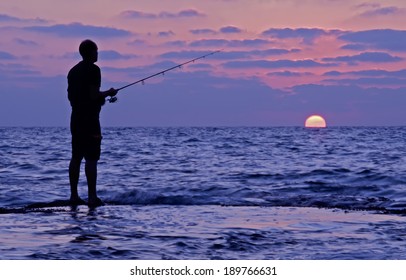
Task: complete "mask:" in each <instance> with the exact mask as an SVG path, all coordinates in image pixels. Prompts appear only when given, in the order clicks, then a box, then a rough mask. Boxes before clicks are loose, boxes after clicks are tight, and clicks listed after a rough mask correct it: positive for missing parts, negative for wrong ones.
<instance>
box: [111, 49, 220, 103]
mask: <svg viewBox="0 0 406 280" xmlns="http://www.w3.org/2000/svg"><path fill="white" fill-rule="evenodd" d="M221 51H222V50H217V51H214V52H211V53H208V54H205V55H202V56H199V57H196V58H193V59H191V60H189V61H186V62H183V63H181V64H178V65H175V66H173V67H170V68H168V69H165V70H163V71H161V72H158V73H155V74H152V75H150V76H148V77H145V78H143V79H141V80H138V81H135V82H133V83H131V84H128V85H125V86H123V87H121V88H118V89H116V90H117V92H118V91H120V90H123V89H125V88H128V87H130V86H133V85H135V84H138V83H142V84H144V82H145V81H146V80H148V79H151V78H153V77H156V76H159V75H164V74H165V73H166V72H168V71H171V70H173V69H176V68H179V69H180V68H182V66H183V65H186V64H189V63H192V62H195V61H196V60H199V59H202V58H205V57H207V56H210V55H213V54H215V53H218V52H221ZM107 100H108V101H109V102H110V103H114V102H116V101H117V97H115V96H112V97H110V98H109V99H107Z"/></svg>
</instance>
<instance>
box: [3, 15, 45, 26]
mask: <svg viewBox="0 0 406 280" xmlns="http://www.w3.org/2000/svg"><path fill="white" fill-rule="evenodd" d="M0 22H6V23H36V24H46V23H48V21H47V20H44V19H41V18H35V19H25V18H19V17H15V16H10V15H6V14H0Z"/></svg>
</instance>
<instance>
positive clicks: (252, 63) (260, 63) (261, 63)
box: [223, 59, 337, 69]
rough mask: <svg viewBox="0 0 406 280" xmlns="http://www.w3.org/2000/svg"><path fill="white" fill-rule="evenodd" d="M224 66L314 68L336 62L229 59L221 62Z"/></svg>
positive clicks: (237, 67)
mask: <svg viewBox="0 0 406 280" xmlns="http://www.w3.org/2000/svg"><path fill="white" fill-rule="evenodd" d="M223 66H224V67H225V68H232V69H243V68H268V69H270V68H315V67H332V66H337V64H336V63H320V62H316V61H314V60H311V59H304V60H288V59H283V60H275V61H270V60H240V61H230V62H226V63H224V64H223Z"/></svg>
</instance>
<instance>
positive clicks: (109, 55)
mask: <svg viewBox="0 0 406 280" xmlns="http://www.w3.org/2000/svg"><path fill="white" fill-rule="evenodd" d="M99 56H100V59H102V60H119V59H131V58H136V57H137V55H134V54H121V53H119V52H116V51H112V50H107V51H99Z"/></svg>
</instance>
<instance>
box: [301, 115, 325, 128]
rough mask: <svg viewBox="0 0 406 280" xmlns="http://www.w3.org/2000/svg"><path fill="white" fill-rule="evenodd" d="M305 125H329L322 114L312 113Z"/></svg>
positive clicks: (322, 126) (321, 126) (320, 126)
mask: <svg viewBox="0 0 406 280" xmlns="http://www.w3.org/2000/svg"><path fill="white" fill-rule="evenodd" d="M305 127H319V128H324V127H327V124H326V121H325V120H324V118H323V117H322V116H319V115H312V116H310V117H308V118H307V119H306V122H305Z"/></svg>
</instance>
